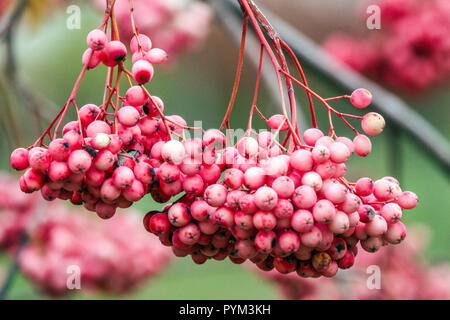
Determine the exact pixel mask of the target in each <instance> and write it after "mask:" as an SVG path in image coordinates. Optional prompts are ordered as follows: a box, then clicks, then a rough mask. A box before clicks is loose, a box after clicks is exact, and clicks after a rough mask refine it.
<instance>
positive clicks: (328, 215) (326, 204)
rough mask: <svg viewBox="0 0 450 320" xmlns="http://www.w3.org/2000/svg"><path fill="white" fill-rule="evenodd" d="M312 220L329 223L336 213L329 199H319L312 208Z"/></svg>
mask: <svg viewBox="0 0 450 320" xmlns="http://www.w3.org/2000/svg"><path fill="white" fill-rule="evenodd" d="M312 213H313V216H314V220H315V221H317V222H320V223H329V222H330V221H331V220H332V219H333V218H334V216H335V215H336V208H335V207H334V205H333V203H332V202H331V201H329V200H325V199H322V200H319V201H317V202H316V204H315V205H314V207H313V210H312Z"/></svg>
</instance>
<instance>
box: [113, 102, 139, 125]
mask: <svg viewBox="0 0 450 320" xmlns="http://www.w3.org/2000/svg"><path fill="white" fill-rule="evenodd" d="M139 118H140V115H139V112H138V111H137V110H136V108H133V107H129V106H126V107H122V108H120V109H119V111H118V112H117V119H118V120H119V122H120V123H121V124H122V125H124V126H127V127H133V126H135V125H136V124H137V123H138V122H139Z"/></svg>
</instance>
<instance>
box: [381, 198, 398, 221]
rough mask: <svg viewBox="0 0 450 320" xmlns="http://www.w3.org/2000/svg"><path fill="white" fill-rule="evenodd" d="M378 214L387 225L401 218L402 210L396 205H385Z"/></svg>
mask: <svg viewBox="0 0 450 320" xmlns="http://www.w3.org/2000/svg"><path fill="white" fill-rule="evenodd" d="M380 214H381V216H382V217H383V218H384V220H386V222H387V223H388V224H390V223H395V222H397V221H399V220H400V219H401V218H402V208H400V206H399V205H398V204H396V203H386V204H385V205H384V206H383V208H381V210H380Z"/></svg>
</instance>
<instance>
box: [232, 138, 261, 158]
mask: <svg viewBox="0 0 450 320" xmlns="http://www.w3.org/2000/svg"><path fill="white" fill-rule="evenodd" d="M237 149H238V152H239V154H240V155H241V156H243V157H244V158H253V157H255V156H256V154H257V153H258V150H259V145H258V142H257V141H256V140H255V139H254V138H252V137H243V138H242V139H240V140H239V141H238V143H237Z"/></svg>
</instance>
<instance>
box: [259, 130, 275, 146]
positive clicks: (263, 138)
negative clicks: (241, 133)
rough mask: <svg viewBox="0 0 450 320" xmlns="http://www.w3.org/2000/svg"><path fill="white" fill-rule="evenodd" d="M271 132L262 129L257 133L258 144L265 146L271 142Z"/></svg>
mask: <svg viewBox="0 0 450 320" xmlns="http://www.w3.org/2000/svg"><path fill="white" fill-rule="evenodd" d="M272 139H273V134H272V132H270V131H262V132H260V133H259V134H258V138H257V140H258V144H259V146H260V147H262V148H267V147H268V146H269V145H270V143H271V142H272Z"/></svg>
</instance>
